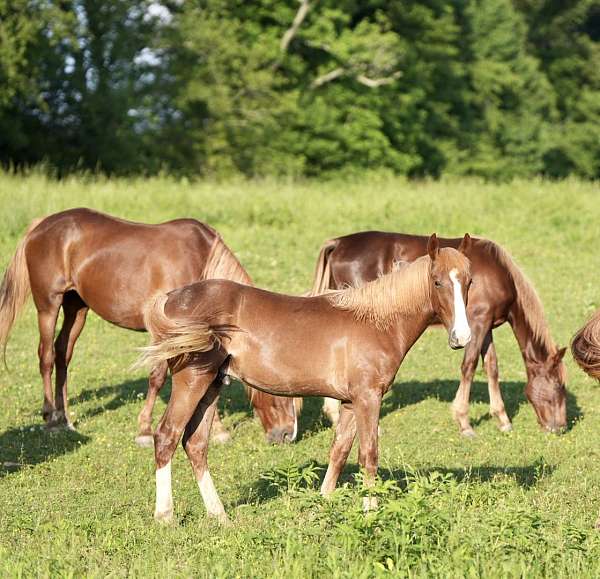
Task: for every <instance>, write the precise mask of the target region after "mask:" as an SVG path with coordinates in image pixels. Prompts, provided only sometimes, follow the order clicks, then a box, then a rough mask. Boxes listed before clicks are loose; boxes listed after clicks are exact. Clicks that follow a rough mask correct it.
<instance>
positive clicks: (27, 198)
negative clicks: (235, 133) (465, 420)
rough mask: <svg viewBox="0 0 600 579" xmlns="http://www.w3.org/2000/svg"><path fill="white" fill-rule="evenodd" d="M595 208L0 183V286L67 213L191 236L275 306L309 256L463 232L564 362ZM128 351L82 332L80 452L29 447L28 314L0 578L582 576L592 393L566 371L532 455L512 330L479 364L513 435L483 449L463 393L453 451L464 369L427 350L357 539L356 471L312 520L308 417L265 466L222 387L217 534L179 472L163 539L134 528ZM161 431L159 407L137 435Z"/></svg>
mask: <svg viewBox="0 0 600 579" xmlns="http://www.w3.org/2000/svg"><path fill="white" fill-rule="evenodd" d="M599 199H600V190H599V188H598V186H597V185H595V184H589V183H582V182H578V181H567V182H563V183H546V182H542V181H520V182H515V183H511V184H503V185H487V184H484V183H481V182H478V181H451V180H450V181H442V182H432V183H427V182H426V183H410V182H407V181H404V180H396V179H391V178H387V177H382V176H376V175H374V176H369V177H365V178H364V179H361V180H360V181H352V182H343V181H334V182H328V183H318V182H299V183H294V182H277V181H268V180H267V181H251V182H245V181H239V182H227V183H208V182H199V183H189V182H186V181H183V182H180V181H175V180H172V179H170V178H166V177H164V178H155V179H150V180H144V179H138V180H130V181H125V180H122V181H119V180H106V179H98V178H92V177H89V178H84V177H79V178H72V179H68V180H66V181H63V182H54V181H52V180H48V179H47V178H46V177H44V176H43V175H42V174H41V173H40V174H32V175H30V176H28V177H26V178H24V177H13V176H7V175H4V176H0V264H1V265H2V266H4V265H5V264H6V263H7V262H8V260H9V258H10V256H11V254H12V252H13V251H14V247H15V244H16V242H17V240H18V238H19V237H20V235H21V234H22V232H23V230H24V229H25V227H26V226H27V224H28V223H29V221H30V220H31V219H32V218H34V217H38V216H41V215H45V214H48V213H51V212H54V211H58V210H61V209H64V208H67V207H76V206H89V207H94V208H97V209H100V210H103V211H107V212H110V213H113V214H116V215H119V216H121V217H124V218H128V219H134V220H144V221H148V222H159V221H163V220H167V219H171V218H175V217H181V216H189V217H195V218H197V219H200V220H202V221H206V222H208V223H210V224H211V225H213V226H214V227H216V228H217V229H218V230H219V231H220V232H221V233H222V234H223V236H224V238H225V240H226V242H227V243H228V244H229V245H230V247H231V248H232V249H233V250H234V251H235V252H236V254H237V255H238V256H239V257H240V259H241V261H242V263H243V264H244V265H245V266H246V268H247V269H248V271H249V273H250V275H251V276H252V277H253V278H254V280H255V281H256V283H257V284H258V285H260V286H263V287H267V288H270V289H275V290H278V291H285V292H291V293H301V292H304V291H306V290H307V289H308V288H309V287H310V284H311V281H312V274H313V268H314V263H315V259H316V255H317V252H318V249H319V247H320V245H321V243H322V242H323V241H324V240H325V239H328V238H330V237H333V236H337V235H342V234H345V233H349V232H352V231H356V230H361V229H383V230H391V231H405V232H415V233H431V232H433V231H436V232H437V233H438V234H440V235H452V236H458V235H462V234H463V233H464V232H465V231H469V232H470V233H472V234H474V235H483V236H487V237H489V238H492V239H494V240H496V241H498V242H500V243H502V244H503V245H504V246H505V247H506V248H507V249H508V250H509V251H510V252H511V253H512V254H513V255H514V256H515V259H516V260H517V261H518V263H520V264H521V265H522V266H523V268H524V270H525V271H526V273H527V274H528V276H529V277H530V278H531V279H532V280H533V282H534V283H535V285H536V287H537V289H538V291H539V293H540V296H541V297H542V300H543V302H544V304H545V307H546V312H547V318H548V322H549V324H550V327H551V329H552V334H553V336H554V337H555V339H556V340H557V342H559V343H560V344H561V345H562V344H566V343H567V342H568V340H569V339H570V337H571V335H572V334H573V333H574V331H575V330H576V329H577V328H578V327H579V326H580V325H581V324H582V323H583V321H584V320H585V318H586V317H587V316H588V315H589V314H590V313H591V312H592V311H593V310H594V309H595V308H596V307H598V306H600V290H599V289H598V271H600V267H599V266H600V257H598V247H600V227H599V223H600V206H599V205H598V200H599ZM132 283H135V280H132ZM144 343H145V337H144V336H143V335H138V334H134V333H132V332H126V331H123V330H119V329H117V328H114V327H112V326H110V325H109V324H107V323H105V322H103V321H102V320H100V319H98V318H97V317H96V316H94V315H92V316H90V317H89V319H88V322H87V325H86V328H85V330H84V332H83V335H82V337H81V339H80V340H79V342H78V344H77V348H76V351H75V357H74V360H73V363H72V366H71V368H72V372H71V380H70V384H71V386H70V404H71V410H72V414H73V415H74V418H75V420H76V425H77V433H57V434H52V435H49V434H47V433H45V432H44V431H43V430H42V429H41V424H42V422H41V417H40V408H41V397H42V395H41V381H40V379H39V375H38V371H37V357H36V348H37V331H36V324H35V315H34V312H33V308H32V306H31V305H30V306H28V308H27V310H26V312H25V314H24V316H23V318H22V319H21V320H20V321H19V323H18V324H17V326H16V328H15V331H14V334H13V336H12V338H11V341H10V343H9V347H8V354H7V357H8V364H9V368H10V372H8V373H7V372H2V374H0V392H1V393H2V399H3V403H2V404H0V575H2V576H16V575H19V574H21V575H26V576H30V575H41V576H57V575H58V576H62V575H73V576H84V575H85V576H106V575H109V574H113V575H115V576H123V575H127V574H134V575H151V576H159V575H160V576H169V575H173V576H191V575H194V576H196V575H199V576H218V575H224V576H225V575H227V576H231V575H239V576H270V575H273V576H282V577H283V576H285V577H290V576H294V577H295V576H297V577H305V576H316V575H334V576H335V575H338V576H352V577H355V576H370V575H377V574H382V573H394V574H400V575H406V574H409V573H412V574H416V575H424V576H432V575H439V576H448V575H455V576H478V575H485V576H501V575H502V576H506V575H508V576H528V577H531V576H561V575H562V576H595V575H597V573H598V571H600V569H599V567H600V564H599V563H598V561H600V557H599V555H600V539H599V538H598V537H597V534H596V532H595V531H594V530H593V523H594V521H595V519H596V516H597V513H598V508H599V507H600V468H598V467H599V466H600V465H599V461H598V456H599V455H600V450H599V448H600V446H599V441H600V390H599V389H598V388H597V387H596V386H595V385H594V384H593V383H592V381H591V380H589V379H588V378H586V377H585V376H584V375H583V374H582V373H581V372H580V371H578V370H577V369H576V367H575V365H574V364H573V363H572V361H571V360H568V361H567V364H568V366H569V371H570V380H569V391H570V393H571V394H570V399H569V411H570V416H571V418H572V424H571V428H570V430H569V432H568V433H567V434H565V435H564V436H562V437H552V436H546V435H544V434H542V433H541V432H540V430H539V429H538V427H537V425H536V422H535V417H534V413H533V411H532V409H531V407H530V406H529V405H528V404H527V402H526V401H525V398H524V394H523V385H524V384H523V382H524V379H525V372H524V367H523V363H522V361H521V358H520V353H519V351H518V348H517V345H516V342H515V340H514V338H513V336H512V334H511V331H510V329H509V328H508V327H502V328H500V329H499V330H497V331H496V344H497V349H498V354H499V359H500V372H501V379H502V383H503V393H504V398H505V402H506V406H507V409H508V411H509V414H510V415H511V418H512V419H513V421H514V426H515V431H514V432H513V433H512V434H510V435H503V434H501V433H499V432H498V431H497V429H496V427H495V424H494V420H493V419H491V418H490V417H489V415H488V413H487V410H488V408H487V387H486V384H485V376H484V375H483V374H482V373H478V374H477V376H476V382H475V385H474V389H473V394H472V400H473V404H472V407H471V419H472V422H473V424H474V426H475V429H476V431H477V434H478V437H477V438H476V439H475V440H464V439H461V438H460V437H459V436H458V434H457V429H456V427H455V425H454V423H453V421H452V419H451V418H450V412H449V401H450V400H451V399H452V397H453V395H454V392H455V389H456V386H457V378H458V374H459V372H458V368H459V366H460V361H461V359H462V358H461V354H460V353H453V352H451V351H450V350H449V349H448V348H447V345H446V341H445V339H444V336H443V335H442V333H440V332H436V331H431V332H428V333H427V334H426V335H425V336H424V337H423V338H422V339H421V340H420V341H419V342H418V343H417V344H416V345H415V347H414V349H413V351H412V352H411V353H410V354H409V356H408V358H407V360H406V361H405V363H404V365H403V366H402V368H401V369H400V372H399V375H398V378H397V383H396V385H395V387H394V390H393V392H391V393H390V394H389V395H388V397H387V398H386V401H385V403H384V408H383V411H382V423H381V426H382V439H381V474H382V476H383V478H384V480H386V481H388V483H389V484H388V486H386V485H385V484H383V485H382V488H381V489H380V492H381V503H382V505H383V507H382V511H381V512H380V513H379V514H375V515H369V518H365V517H364V515H362V513H361V512H360V511H359V510H357V507H358V506H360V498H359V495H360V485H359V484H357V483H355V482H354V480H353V474H354V473H355V472H356V451H354V452H353V454H352V455H351V457H350V461H349V464H348V467H347V469H346V471H345V475H344V477H343V482H344V483H345V484H349V489H347V490H345V491H341V492H340V493H338V494H337V495H336V496H335V497H334V499H333V500H331V501H323V500H321V499H320V498H319V496H318V495H317V494H316V492H314V491H313V490H310V485H309V484H307V483H308V482H309V481H310V480H311V475H310V473H312V472H313V470H314V469H316V470H315V471H314V472H320V471H319V470H318V469H319V468H321V469H322V468H325V466H326V463H327V456H328V447H329V444H330V442H331V432H330V430H329V428H328V427H327V425H326V424H325V421H324V420H323V419H321V418H320V415H319V401H318V400H308V401H307V402H306V405H305V413H304V415H303V417H302V422H301V429H302V432H301V439H300V441H299V442H298V443H297V444H295V445H292V446H286V447H270V446H268V445H267V444H266V443H265V442H264V438H263V434H262V430H261V428H260V425H259V424H258V423H257V421H255V420H254V419H253V418H252V416H251V411H250V409H249V406H248V404H247V402H246V400H245V396H244V394H243V391H242V389H241V387H240V386H239V385H232V387H231V388H230V389H228V390H227V391H226V392H225V393H224V396H223V400H222V403H221V405H222V407H223V408H224V410H225V415H226V424H227V425H228V426H229V427H231V428H232V430H233V441H232V442H231V444H229V445H228V446H225V447H215V448H212V449H211V452H210V458H209V461H210V465H211V471H212V474H213V478H214V480H215V484H216V485H217V487H218V489H219V492H220V493H221V496H222V498H223V500H224V503H225V507H226V509H227V511H228V512H229V514H230V516H231V517H232V519H233V521H234V525H233V527H232V528H229V529H221V528H219V527H218V526H216V525H215V524H214V523H212V522H211V521H209V520H207V519H206V517H205V513H204V509H203V507H202V503H201V499H200V496H199V493H198V490H197V487H196V485H195V483H194V481H193V478H192V475H191V470H190V468H189V466H188V464H187V459H186V458H185V455H184V453H183V452H181V451H180V450H179V451H178V452H177V454H176V460H175V462H174V474H173V479H174V480H173V482H174V495H175V509H176V515H177V524H176V525H175V526H173V527H170V528H161V527H157V526H156V525H155V524H154V523H153V521H152V517H151V515H152V509H153V497H154V480H153V470H154V467H153V457H152V453H151V452H149V451H147V450H143V449H138V448H136V447H135V446H134V444H133V437H134V435H135V432H136V415H137V412H138V411H139V408H140V405H141V397H143V395H144V393H145V377H144V375H143V373H140V372H137V373H131V372H129V371H128V368H129V366H130V364H131V362H132V361H133V360H134V358H135V356H136V352H135V347H137V346H139V345H142V344H144ZM166 397H167V393H165V395H164V397H163V398H164V399H166ZM163 409H164V400H163V401H161V402H159V404H158V405H157V409H156V414H155V416H157V417H158V416H159V415H160V413H161V412H162V410H163ZM6 463H8V464H7V465H6ZM3 465H5V466H3ZM309 465H312V466H309ZM307 469H308V470H307ZM298 473H299V474H298ZM307 473H308V474H307ZM435 473H439V474H435ZM304 475H306V476H305V478H304V479H302V476H304ZM298 477H300V479H298V480H299V481H300V482H297V481H296V479H297V478H298ZM389 481H392V482H391V483H390V482H389ZM390 485H391V486H390ZM307 486H308V487H309V488H308V490H307ZM409 569H410V571H409Z"/></svg>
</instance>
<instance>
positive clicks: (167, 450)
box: [154, 361, 222, 522]
mask: <svg viewBox="0 0 600 579" xmlns="http://www.w3.org/2000/svg"><path fill="white" fill-rule="evenodd" d="M221 363H222V361H221ZM218 366H219V364H218V363H215V364H214V366H213V364H211V367H212V368H214V370H213V369H207V368H206V365H198V366H195V365H194V364H193V363H188V364H187V365H186V366H185V367H184V368H182V369H180V370H178V371H177V372H175V373H174V374H173V391H172V392H171V398H170V400H169V404H168V405H167V410H166V411H165V414H164V415H163V417H162V419H161V420H160V422H159V423H158V426H157V427H156V432H155V433H154V459H155V463H156V509H155V511H154V518H155V519H156V520H157V521H163V522H170V521H171V520H172V518H173V496H172V491H171V458H172V457H173V453H174V452H175V448H176V447H177V443H178V442H179V439H180V438H181V435H182V434H183V430H184V428H185V427H186V425H187V423H188V422H189V421H190V419H191V418H192V416H193V415H194V413H195V411H196V407H197V406H198V403H199V402H200V400H202V398H203V397H204V395H205V394H206V391H207V390H208V389H209V387H210V385H211V384H212V382H213V380H214V379H215V378H216V376H217V369H218Z"/></svg>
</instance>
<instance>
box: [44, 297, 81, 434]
mask: <svg viewBox="0 0 600 579" xmlns="http://www.w3.org/2000/svg"><path fill="white" fill-rule="evenodd" d="M62 308H63V314H64V320H63V325H62V328H61V329H60V332H59V334H58V337H57V338H56V342H55V343H54V349H55V357H56V360H55V361H56V389H55V398H54V405H55V412H54V416H53V418H52V426H53V427H57V426H66V427H67V428H69V429H71V430H73V426H72V425H71V422H70V420H69V414H68V408H67V372H68V367H69V363H70V362H71V358H72V357H73V348H74V347H75V342H76V341H77V338H79V336H80V335H81V331H82V330H83V326H84V325H85V319H86V316H87V312H88V307H87V305H86V304H85V302H84V301H83V300H82V299H81V298H80V297H79V295H78V294H77V293H76V292H74V291H69V292H67V293H65V294H64V297H63V302H62Z"/></svg>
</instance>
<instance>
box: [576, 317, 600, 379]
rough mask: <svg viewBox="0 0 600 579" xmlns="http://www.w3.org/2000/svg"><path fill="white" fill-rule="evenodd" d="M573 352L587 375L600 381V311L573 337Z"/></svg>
mask: <svg viewBox="0 0 600 579" xmlns="http://www.w3.org/2000/svg"><path fill="white" fill-rule="evenodd" d="M571 352H572V353H573V358H575V362H577V364H579V366H580V367H581V369H582V370H583V371H584V372H585V373H586V374H588V375H589V376H591V377H592V378H596V379H597V380H600V310H598V311H597V312H596V313H595V314H594V316H593V317H592V318H591V319H590V320H589V321H588V323H587V324H586V325H585V326H583V328H581V330H579V331H578V332H577V333H576V334H575V335H574V336H573V340H572V341H571Z"/></svg>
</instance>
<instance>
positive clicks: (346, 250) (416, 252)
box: [329, 231, 516, 323]
mask: <svg viewBox="0 0 600 579" xmlns="http://www.w3.org/2000/svg"><path fill="white" fill-rule="evenodd" d="M428 239H429V238H428V237H427V236H424V235H411V234H406V233H388V232H383V231H363V232H359V233H354V234H350V235H346V236H343V237H339V238H337V240H336V241H337V243H336V246H335V249H334V250H333V251H332V252H331V256H330V262H329V265H330V267H331V278H332V280H331V288H332V289H342V288H343V287H344V286H345V285H348V284H350V285H361V284H364V283H366V282H369V281H372V280H374V279H376V278H377V277H379V276H381V275H383V274H385V273H387V272H389V271H390V270H391V269H392V267H393V264H394V262H397V261H407V262H411V261H414V260H415V259H418V258H419V257H421V256H423V255H425V254H426V253H427V240H428ZM438 239H439V243H440V247H452V248H454V249H458V247H459V245H460V243H461V241H462V238H461V237H457V238H444V237H440V238H438ZM495 247H496V245H495V244H494V243H493V242H491V241H489V240H487V239H481V238H473V243H472V246H471V251H470V253H469V259H470V261H471V272H472V275H473V285H472V287H471V290H470V293H469V303H470V305H471V308H470V310H471V311H473V309H474V308H475V307H477V308H479V309H482V308H483V309H490V310H492V311H491V313H490V315H491V316H492V317H493V318H495V320H497V323H501V322H502V321H504V320H505V315H506V311H507V309H508V307H509V306H510V304H511V303H512V302H513V301H514V299H515V291H516V290H515V286H514V283H513V281H512V279H511V276H510V273H509V272H508V270H507V268H506V266H505V265H504V264H503V263H501V261H500V260H498V259H497V254H496V252H495V251H494V248H495Z"/></svg>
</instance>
